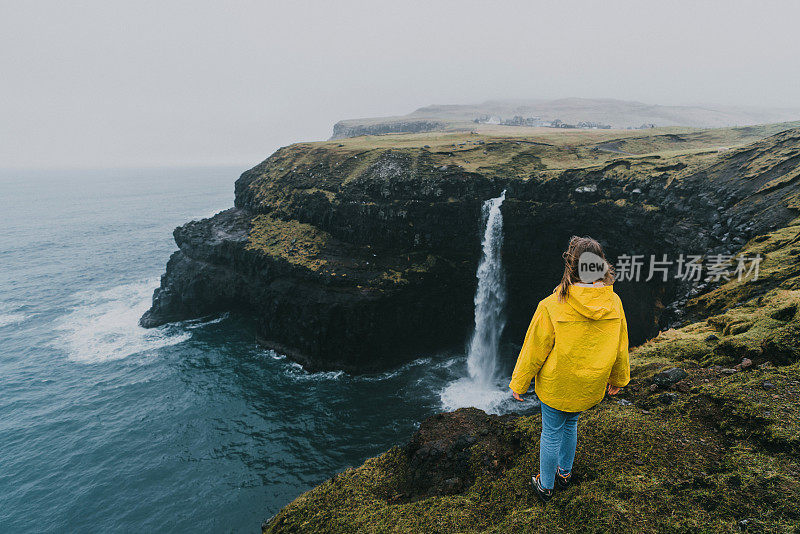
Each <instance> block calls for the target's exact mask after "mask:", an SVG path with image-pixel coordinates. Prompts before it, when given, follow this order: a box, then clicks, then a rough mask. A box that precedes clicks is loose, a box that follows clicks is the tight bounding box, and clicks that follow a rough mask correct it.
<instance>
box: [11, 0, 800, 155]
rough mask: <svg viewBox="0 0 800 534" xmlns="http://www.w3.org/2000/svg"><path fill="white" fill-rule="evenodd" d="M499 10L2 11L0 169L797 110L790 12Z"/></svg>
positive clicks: (749, 7) (474, 6)
mask: <svg viewBox="0 0 800 534" xmlns="http://www.w3.org/2000/svg"><path fill="white" fill-rule="evenodd" d="M503 7H504V9H497V10H492V11H491V12H488V11H487V10H486V9H485V7H484V5H483V4H479V3H476V2H440V3H436V4H434V5H428V4H425V3H415V2H411V3H406V4H404V5H402V6H397V5H392V4H379V3H363V2H348V3H347V5H343V4H342V3H339V4H336V5H335V6H334V5H327V4H316V3H313V2H299V3H293V4H292V5H282V4H277V3H276V4H256V3H248V4H245V5H239V4H237V8H236V9H231V8H228V7H223V6H220V5H218V4H215V3H211V2H199V3H197V2H195V3H181V2H178V3H170V4H167V5H162V4H157V3H137V4H121V5H114V6H112V5H107V4H106V3H103V2H88V3H83V4H81V5H80V6H74V5H66V4H60V3H57V2H42V3H36V4H35V5H34V4H20V5H17V4H13V5H7V6H6V7H5V8H4V10H3V11H4V13H3V17H2V19H0V28H2V32H0V40H2V44H3V47H2V50H3V52H0V66H2V69H3V72H4V74H5V83H4V84H3V87H2V89H0V95H2V99H0V117H2V121H0V124H2V127H0V132H2V133H0V139H2V143H0V146H1V147H2V148H0V151H2V152H1V153H0V168H6V169H8V168H12V169H13V168H33V169H37V168H115V167H122V168H125V167H175V166H181V167H184V166H231V165H235V166H246V165H255V164H256V163H258V162H259V161H262V160H263V159H264V158H266V157H267V156H268V155H269V154H271V153H272V152H273V151H274V150H275V149H277V148H279V147H280V146H285V145H288V144H291V143H293V142H298V141H315V140H323V139H327V138H329V137H330V136H331V129H332V127H333V125H334V124H335V123H336V122H337V121H340V120H344V119H355V118H365V117H379V116H398V115H405V114H408V113H411V112H413V111H414V110H416V109H418V108H421V107H425V106H430V105H450V104H457V105H467V104H470V105H471V104H478V103H481V102H484V101H487V100H520V99H542V100H552V99H561V98H613V99H617V100H623V101H637V102H643V103H646V104H655V105H669V106H675V105H681V106H715V107H728V106H733V107H756V108H764V107H766V108H792V109H794V108H800V100H798V98H797V96H796V88H797V87H798V86H800V70H799V69H798V64H797V62H796V57H797V55H798V52H800V45H799V44H798V43H797V41H796V39H795V38H794V29H793V24H794V20H796V16H797V15H800V6H798V5H794V4H782V5H780V6H778V5H766V6H765V5H759V4H757V3H751V2H746V3H738V4H736V5H730V4H728V3H724V2H707V3H703V4H702V5H697V4H693V3H689V2H683V3H678V4H670V5H669V6H658V5H650V6H647V8H646V9H642V6H641V5H640V4H638V3H635V2H614V3H611V4H603V5H602V6H601V5H598V4H593V3H582V4H569V5H551V4H544V3H540V4H531V3H529V2H509V3H506V4H503ZM764 50H769V53H768V54H765V53H764V52H763V51H764Z"/></svg>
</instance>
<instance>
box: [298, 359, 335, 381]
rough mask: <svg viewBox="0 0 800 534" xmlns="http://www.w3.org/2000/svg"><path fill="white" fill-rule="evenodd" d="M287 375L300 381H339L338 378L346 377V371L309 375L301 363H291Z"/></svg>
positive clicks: (320, 372)
mask: <svg viewBox="0 0 800 534" xmlns="http://www.w3.org/2000/svg"><path fill="white" fill-rule="evenodd" d="M286 375H287V376H288V377H290V378H293V379H295V380H299V381H306V380H337V379H338V378H340V377H342V376H344V371H319V372H316V373H309V372H308V371H306V370H305V369H304V368H303V366H302V365H300V364H299V363H297V362H291V363H290V364H289V366H288V367H287V369H286Z"/></svg>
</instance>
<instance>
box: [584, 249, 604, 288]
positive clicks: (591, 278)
mask: <svg viewBox="0 0 800 534" xmlns="http://www.w3.org/2000/svg"><path fill="white" fill-rule="evenodd" d="M607 272H608V263H606V262H605V260H603V258H601V257H600V256H598V255H597V254H595V253H593V252H589V251H586V252H584V253H583V254H581V255H580V257H579V258H578V277H579V278H580V279H581V282H583V283H584V284H592V283H594V282H596V281H598V280H602V279H603V278H604V277H605V276H606V273H607Z"/></svg>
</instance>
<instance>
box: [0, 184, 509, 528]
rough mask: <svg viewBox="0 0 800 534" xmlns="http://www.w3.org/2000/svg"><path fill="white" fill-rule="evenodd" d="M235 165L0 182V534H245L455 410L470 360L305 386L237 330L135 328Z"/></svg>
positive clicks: (316, 380)
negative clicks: (446, 396)
mask: <svg viewBox="0 0 800 534" xmlns="http://www.w3.org/2000/svg"><path fill="white" fill-rule="evenodd" d="M241 170H242V169H235V168H215V169H207V168H206V169H144V170H94V171H40V172H33V171H25V172H14V171H3V172H2V173H0V227H1V228H2V229H3V231H2V232H1V233H0V532H53V531H62V532H68V531H73V532H110V531H134V530H135V531H143V532H156V531H159V532H188V531H193V532H208V531H225V532H253V531H258V529H259V526H260V524H261V521H262V520H264V519H267V518H269V517H270V516H271V515H273V514H274V513H276V512H277V511H278V510H279V509H280V508H281V507H282V506H284V505H285V504H287V503H288V502H290V501H291V500H292V499H293V498H295V497H296V496H297V495H299V494H300V493H302V492H303V491H305V490H308V489H310V488H312V487H313V486H315V485H317V484H319V483H320V482H322V481H324V480H325V479H327V478H329V477H330V476H332V475H333V474H335V473H336V472H338V471H341V470H343V469H345V468H346V467H348V466H356V465H360V464H361V463H362V462H363V461H364V460H365V459H366V458H368V457H371V456H374V455H377V454H379V453H381V452H382V451H384V450H386V449H387V448H389V447H390V446H392V445H395V444H401V443H405V442H406V441H407V440H408V438H409V437H410V436H411V434H412V433H413V431H414V430H415V428H416V427H417V425H418V424H419V421H421V420H422V419H424V418H425V417H427V416H429V415H432V414H434V413H437V412H439V411H441V410H442V409H445V408H449V407H452V406H449V405H448V404H447V403H446V402H443V399H442V396H441V394H442V391H443V390H444V389H446V388H447V386H448V385H450V384H453V383H455V382H458V381H459V379H460V378H461V377H463V376H467V375H468V371H467V356H466V354H464V353H460V354H459V353H453V354H420V355H415V356H412V358H410V362H409V363H407V364H406V365H404V366H401V367H399V368H395V369H391V370H388V371H386V372H384V373H381V374H376V375H366V376H354V375H350V374H346V373H342V372H327V373H308V372H306V371H305V370H304V369H303V368H302V367H301V366H299V365H297V364H296V363H293V362H291V361H290V360H287V359H286V358H285V357H284V356H282V355H280V354H277V353H275V352H273V351H269V350H265V349H263V348H261V347H259V346H258V345H257V344H256V343H255V340H254V333H253V332H254V330H253V327H252V324H250V323H249V322H248V319H247V318H245V317H239V316H236V315H230V314H221V315H218V316H214V317H204V318H200V319H196V320H191V321H184V322H181V323H176V324H170V325H166V326H163V327H160V328H155V329H150V330H146V329H143V328H140V327H139V326H138V325H137V321H138V319H139V316H140V315H141V314H142V313H143V312H144V311H145V310H146V309H147V308H148V306H149V304H150V299H151V298H152V293H153V290H154V289H155V287H157V285H158V277H159V276H160V275H161V274H162V273H163V271H164V267H165V265H166V262H167V259H168V258H169V255H170V254H171V253H172V252H173V251H174V250H175V249H176V246H175V243H174V242H173V241H172V237H171V234H172V230H173V228H174V227H175V226H177V225H180V224H183V223H185V222H187V221H189V220H192V219H199V218H204V217H208V216H210V215H212V214H214V213H215V212H217V211H219V210H222V209H225V208H228V207H230V206H231V205H232V204H233V181H234V179H235V177H236V176H237V175H238V173H239V172H240V171H241ZM511 363H512V364H513V362H511ZM507 371H508V370H507V369H505V370H504V372H506V374H507ZM498 374H499V375H502V374H503V371H500V370H498ZM506 378H507V377H506ZM506 391H507V390H506ZM465 395H466V396H462V397H461V400H462V401H464V402H467V403H468V401H469V400H470V397H469V392H467V393H466V394H465ZM472 398H473V399H475V400H476V402H475V403H476V404H480V399H479V398H478V397H477V396H473V397H472Z"/></svg>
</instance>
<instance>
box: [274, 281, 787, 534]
mask: <svg viewBox="0 0 800 534" xmlns="http://www.w3.org/2000/svg"><path fill="white" fill-rule="evenodd" d="M798 300H800V291H795V290H782V289H775V290H773V291H772V292H769V293H768V294H767V295H766V296H762V298H761V300H760V304H758V305H755V302H754V303H753V305H752V306H740V307H734V308H733V309H731V310H728V311H727V312H725V313H723V314H718V315H716V316H713V317H711V318H710V319H709V320H708V321H703V322H697V323H693V324H690V325H688V326H686V327H684V328H681V329H676V330H671V331H667V332H664V333H662V334H661V335H660V336H658V337H657V338H655V339H654V340H651V341H650V342H648V343H646V344H645V345H643V346H641V347H639V348H637V349H635V350H634V351H633V353H632V380H631V383H630V384H629V385H628V387H626V388H625V389H624V390H623V392H622V393H621V394H620V395H619V396H618V398H616V399H614V398H607V399H606V400H604V401H603V402H602V403H601V404H600V405H598V406H597V407H595V408H593V409H591V410H589V411H587V412H586V413H585V414H584V415H582V416H581V421H580V424H579V440H578V451H577V455H576V464H575V468H574V473H575V477H576V479H577V484H576V485H575V486H574V487H572V488H570V489H568V490H566V491H563V492H557V493H556V495H555V496H554V498H553V499H552V500H551V501H550V503H548V504H547V506H542V505H541V504H539V503H538V502H537V501H536V500H535V498H534V496H533V494H532V493H531V492H530V490H529V488H528V481H529V479H530V476H531V475H532V474H535V473H537V472H538V441H539V432H540V430H541V426H540V416H538V415H532V416H523V417H519V418H517V419H515V420H514V421H513V422H512V423H506V427H505V431H504V434H505V435H506V436H507V439H508V440H511V441H513V442H514V443H519V444H521V447H520V448H519V449H518V452H516V453H515V454H514V456H513V458H512V460H511V461H510V462H509V467H508V468H507V469H505V470H502V471H501V472H500V473H496V472H493V473H491V474H487V473H486V472H485V470H481V469H480V465H481V457H482V455H484V454H485V452H486V451H485V450H484V449H482V448H481V447H482V446H481V443H480V441H479V442H478V443H477V444H476V445H475V446H473V448H472V456H473V463H472V465H473V474H474V475H475V478H474V484H472V485H471V486H470V487H469V488H467V489H466V490H465V491H463V492H461V493H459V494H456V495H437V496H432V497H428V498H419V499H416V500H415V499H408V498H403V496H404V495H406V494H408V492H409V490H408V485H407V480H408V476H409V472H410V471H411V470H412V469H413V467H412V466H411V464H410V461H409V456H408V455H407V454H406V452H404V450H403V449H402V448H399V447H396V448H394V449H392V450H390V451H389V452H387V453H385V454H383V455H381V456H379V457H377V458H373V459H370V460H368V461H367V462H365V464H364V465H363V466H361V467H359V468H355V469H349V470H347V471H345V472H343V473H341V474H339V475H337V476H336V477H334V478H333V479H331V480H328V481H326V482H324V483H323V484H321V485H320V486H318V487H317V488H314V489H313V490H311V491H309V492H307V493H306V494H304V495H302V496H300V497H299V498H298V499H296V500H295V501H294V502H292V503H291V504H289V505H288V506H287V507H286V508H284V509H283V510H282V511H281V512H280V513H279V514H278V515H277V516H276V517H275V518H273V519H272V520H271V522H269V523H267V524H266V525H265V531H266V532H305V531H308V532H312V531H313V532H512V531H518V532H611V531H616V532H742V531H746V532H798V531H800V359H795V360H793V361H790V359H786V358H784V356H783V355H779V357H776V355H775V354H772V353H770V352H769V347H770V345H769V344H768V343H764V340H766V339H771V338H772V337H774V336H775V335H776V334H777V333H779V332H781V331H782V329H787V328H794V327H795V326H796V325H797V321H798V319H797V314H796V313H795V312H796V308H795V305H796V304H797V303H798ZM744 324H747V325H749V327H748V328H743V327H739V328H737V326H736V325H744ZM712 334H713V335H714V336H717V337H718V339H711V340H708V341H707V340H706V339H707V338H708V336H710V335H712ZM734 339H735V340H736V341H735V342H733V341H732V340H734ZM791 339H792V340H794V343H798V344H800V336H794V337H791ZM728 342H730V344H731V346H732V347H736V348H737V350H736V351H734V352H728V351H727V349H726V350H723V351H719V350H718V347H720V346H725V345H726V343H728ZM762 345H763V347H762ZM764 347H766V348H764ZM738 351H741V352H738ZM742 355H750V356H752V357H753V358H754V363H753V364H752V365H748V366H746V367H745V368H744V369H741V370H738V369H733V368H732V366H733V364H734V362H735V363H739V362H740V361H741V358H742ZM773 360H775V361H773ZM720 364H722V365H720ZM673 366H679V367H681V368H683V369H685V370H686V371H687V373H688V377H687V378H685V379H683V380H681V381H680V382H678V383H676V384H673V385H672V386H671V387H669V388H660V387H656V386H654V385H653V380H652V377H653V375H654V374H655V373H657V372H659V371H661V370H663V369H664V368H667V367H673ZM727 366H730V367H731V368H730V369H729V368H728V367H727ZM620 401H622V402H621V403H620ZM628 403H630V404H628Z"/></svg>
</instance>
